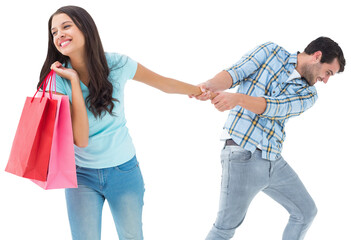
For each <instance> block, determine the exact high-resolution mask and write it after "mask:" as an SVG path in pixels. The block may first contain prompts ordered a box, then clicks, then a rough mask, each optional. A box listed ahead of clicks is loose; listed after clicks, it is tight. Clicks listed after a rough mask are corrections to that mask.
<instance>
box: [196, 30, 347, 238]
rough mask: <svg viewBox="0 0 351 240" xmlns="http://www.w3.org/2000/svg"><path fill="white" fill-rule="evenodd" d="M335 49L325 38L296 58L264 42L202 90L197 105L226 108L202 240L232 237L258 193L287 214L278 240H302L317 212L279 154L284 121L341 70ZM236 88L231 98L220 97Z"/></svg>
mask: <svg viewBox="0 0 351 240" xmlns="http://www.w3.org/2000/svg"><path fill="white" fill-rule="evenodd" d="M344 67H345V59H344V56H343V52H342V50H341V48H340V47H339V45H338V44H337V43H335V42H334V41H333V40H331V39H330V38H327V37H320V38H317V39H316V40H314V41H312V42H311V43H310V44H309V45H308V46H307V47H306V49H305V50H304V52H302V53H299V52H297V53H292V54H291V53H289V52H287V51H286V50H285V49H283V48H282V47H280V46H278V45H276V44H274V43H272V42H268V43H265V44H262V45H260V46H258V47H257V48H255V49H254V50H252V51H250V52H249V53H247V54H246V55H244V56H243V57H242V58H241V59H240V61H239V62H237V63H236V64H234V65H233V66H232V67H230V68H228V69H226V70H225V71H222V72H220V73H218V74H217V75H216V76H215V77H214V78H212V79H210V80H208V81H207V82H205V83H202V84H200V87H201V88H202V90H203V91H204V93H203V94H202V95H201V96H199V97H197V99H199V100H208V99H209V98H210V96H213V95H212V93H211V92H214V93H217V95H216V96H215V97H214V98H213V99H212V104H214V106H215V107H216V108H217V109H218V110H219V111H226V110H230V112H229V116H228V119H227V121H226V123H225V125H224V131H223V134H222V140H224V141H225V147H224V149H223V150H222V153H221V161H222V186H221V196H220V206H219V211H218V214H217V219H216V222H215V224H214V225H213V227H212V229H211V231H210V232H209V234H208V236H207V238H206V240H224V239H230V238H232V237H233V235H234V232H235V229H236V228H237V227H238V226H239V225H240V224H241V223H242V222H243V220H244V218H245V214H246V212H247V209H248V207H249V204H250V202H251V201H252V199H253V198H254V197H255V196H256V194H257V193H258V192H260V191H263V192H264V193H266V194H267V195H269V196H270V197H272V198H273V199H274V200H275V201H277V202H278V203H280V204H281V205H282V206H283V207H285V208H286V209H287V211H288V212H289V213H290V219H289V222H288V224H287V226H286V228H285V231H284V234H283V240H301V239H303V238H304V236H305V234H306V232H307V230H308V228H309V226H310V225H311V223H312V221H313V219H314V217H315V215H316V213H317V208H316V206H315V203H314V201H313V199H312V198H311V196H310V195H309V193H308V192H307V190H306V188H305V187H304V185H303V183H302V182H301V180H300V179H299V177H298V176H297V174H296V173H295V172H294V170H293V169H292V168H291V167H290V166H289V165H288V164H287V163H286V162H285V161H284V159H283V158H282V156H281V150H282V145H283V142H284V139H285V132H284V126H285V123H286V122H287V120H288V119H289V118H291V117H293V116H298V115H300V114H301V113H303V112H304V111H306V110H307V109H308V108H310V107H312V105H313V104H314V103H315V101H316V100H317V91H316V88H315V87H314V84H315V83H316V82H319V81H320V82H324V83H327V82H328V80H329V77H330V76H333V75H334V74H336V73H339V72H343V71H344ZM236 86H238V91H237V93H229V92H221V91H223V90H225V89H228V88H234V87H236Z"/></svg>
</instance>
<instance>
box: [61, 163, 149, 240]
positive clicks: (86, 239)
mask: <svg viewBox="0 0 351 240" xmlns="http://www.w3.org/2000/svg"><path fill="white" fill-rule="evenodd" d="M77 179H78V188H70V189H66V202H67V210H68V217H69V222H70V227H71V233H72V239H73V240H99V239H101V217H102V208H103V205H104V202H105V199H106V200H107V202H108V204H109V207H110V210H111V213H112V216H113V219H114V222H115V226H116V229H117V233H118V237H119V239H120V240H126V239H128V240H142V239H143V232H142V208H143V205H144V202H143V198H144V191H145V190H144V182H143V178H142V175H141V172H140V169H139V164H138V161H137V159H136V157H134V158H132V159H131V160H130V161H128V162H126V163H124V164H121V165H119V166H116V167H111V168H104V169H91V168H82V167H77Z"/></svg>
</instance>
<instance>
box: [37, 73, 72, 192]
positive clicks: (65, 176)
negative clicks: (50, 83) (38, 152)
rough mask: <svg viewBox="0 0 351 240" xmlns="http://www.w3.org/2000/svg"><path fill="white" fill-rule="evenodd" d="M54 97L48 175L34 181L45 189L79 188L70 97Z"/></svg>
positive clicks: (54, 95) (55, 95)
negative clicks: (54, 117)
mask: <svg viewBox="0 0 351 240" xmlns="http://www.w3.org/2000/svg"><path fill="white" fill-rule="evenodd" d="M53 78H54V79H55V75H54V77H53ZM44 94H48V93H44ZM52 97H53V99H56V100H57V102H58V104H57V113H56V119H55V126H54V135H53V139H52V146H51V154H50V160H49V168H48V175H47V179H46V181H38V180H32V181H33V182H34V183H36V184H37V185H39V186H40V187H42V188H44V189H59V188H77V174H76V165H75V156H74V146H73V132H72V122H71V114H70V103H69V99H68V96H64V95H57V94H52Z"/></svg>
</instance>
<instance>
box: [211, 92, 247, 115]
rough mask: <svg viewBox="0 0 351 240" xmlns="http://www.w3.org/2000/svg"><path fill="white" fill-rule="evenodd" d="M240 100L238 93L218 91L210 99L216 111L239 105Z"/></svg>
mask: <svg viewBox="0 0 351 240" xmlns="http://www.w3.org/2000/svg"><path fill="white" fill-rule="evenodd" d="M240 100H241V96H240V94H237V93H228V92H220V93H218V95H217V96H216V97H215V98H213V99H212V101H211V103H212V104H213V105H214V106H215V108H217V110H218V111H220V112H223V111H226V110H231V109H233V108H234V107H235V106H236V105H239V102H240Z"/></svg>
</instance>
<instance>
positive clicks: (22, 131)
mask: <svg viewBox="0 0 351 240" xmlns="http://www.w3.org/2000/svg"><path fill="white" fill-rule="evenodd" d="M50 77H51V76H50V74H49V75H48V76H47V77H46V78H45V81H43V84H44V86H46V85H47V84H48V78H50ZM37 93H38V91H37V92H36V93H35V95H34V96H33V97H27V99H26V102H25V104H24V107H23V111H22V114H21V119H20V121H19V124H18V127H17V131H16V135H15V138H14V140H13V143H12V148H11V153H10V157H9V160H8V163H7V166H6V169H5V171H6V172H9V173H12V174H15V175H17V176H20V177H24V178H30V179H36V180H40V181H45V180H46V178H47V172H48V165H49V160H50V151H51V146H52V138H53V131H54V125H55V118H56V116H55V115H56V111H57V101H56V100H55V99H53V98H51V97H50V96H43V97H35V96H36V94H37Z"/></svg>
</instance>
